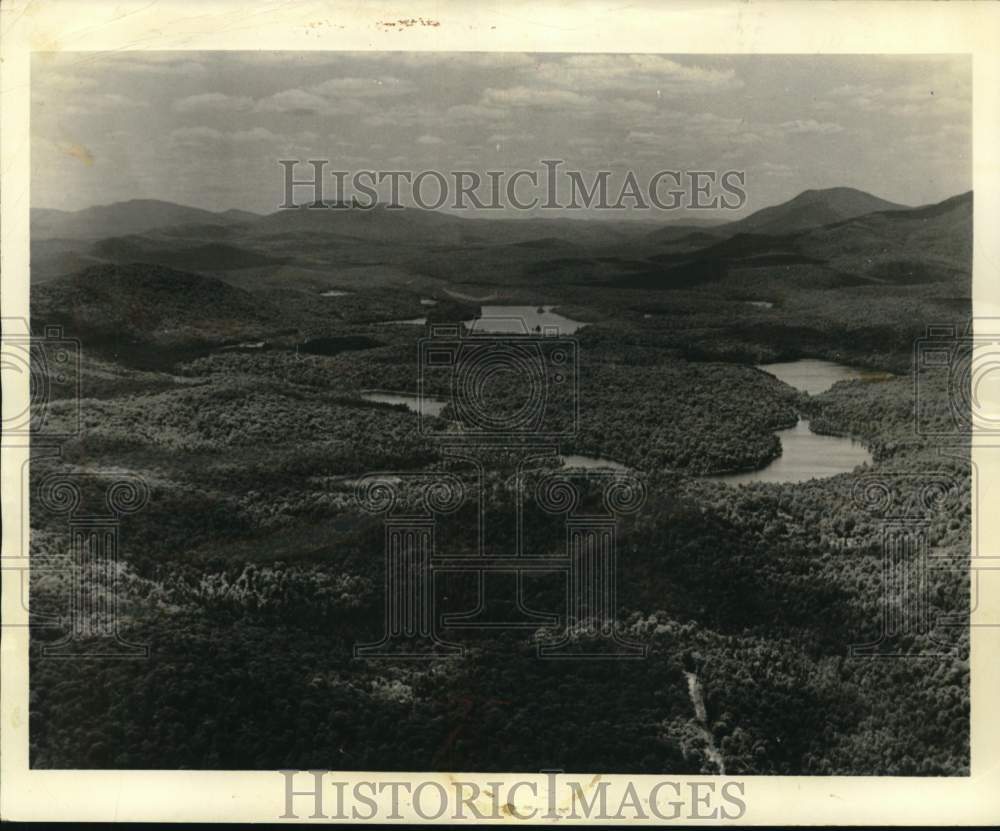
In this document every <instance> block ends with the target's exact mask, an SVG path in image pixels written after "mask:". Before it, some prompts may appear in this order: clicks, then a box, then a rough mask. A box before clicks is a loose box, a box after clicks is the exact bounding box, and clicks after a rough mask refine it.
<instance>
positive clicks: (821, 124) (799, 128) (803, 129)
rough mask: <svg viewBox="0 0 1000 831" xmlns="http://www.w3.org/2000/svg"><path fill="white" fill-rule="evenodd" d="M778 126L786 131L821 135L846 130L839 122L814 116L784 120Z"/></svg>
mask: <svg viewBox="0 0 1000 831" xmlns="http://www.w3.org/2000/svg"><path fill="white" fill-rule="evenodd" d="M778 127H779V129H781V130H783V131H784V132H786V133H792V134H804V133H816V134H819V135H830V134H832V133H842V132H843V131H844V128H843V127H841V126H840V125H839V124H834V123H833V122H832V121H817V120H816V119H814V118H806V119H801V118H797V119H795V120H794V121H783V122H782V123H781V124H779V125H778Z"/></svg>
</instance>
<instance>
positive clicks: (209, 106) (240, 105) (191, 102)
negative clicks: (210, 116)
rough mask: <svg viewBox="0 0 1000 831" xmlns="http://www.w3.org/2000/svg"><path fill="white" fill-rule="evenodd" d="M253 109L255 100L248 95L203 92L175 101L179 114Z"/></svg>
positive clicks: (175, 107) (175, 108)
mask: <svg viewBox="0 0 1000 831" xmlns="http://www.w3.org/2000/svg"><path fill="white" fill-rule="evenodd" d="M252 107H253V99H252V98H250V97H249V96H246V95H225V94H223V93H221V92H203V93H201V94H200V95H189V96H187V97H186V98H179V99H178V100H176V101H174V110H175V111H177V112H179V113H204V112H241V111H244V110H249V109H251V108H252Z"/></svg>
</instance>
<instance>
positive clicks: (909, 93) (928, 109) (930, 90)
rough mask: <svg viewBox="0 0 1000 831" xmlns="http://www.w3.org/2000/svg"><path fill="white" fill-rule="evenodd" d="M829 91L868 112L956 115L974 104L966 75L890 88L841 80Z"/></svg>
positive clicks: (967, 110)
mask: <svg viewBox="0 0 1000 831" xmlns="http://www.w3.org/2000/svg"><path fill="white" fill-rule="evenodd" d="M829 94H830V96H832V97H833V98H835V99H838V100H839V101H840V102H842V103H846V104H850V105H852V106H854V107H856V108H858V109H860V110H863V111H865V112H885V113H889V114H890V115H895V116H921V115H954V114H960V113H968V112H970V111H971V107H972V97H971V90H970V88H969V86H968V84H967V82H966V80H965V78H964V77H963V76H956V77H952V78H948V79H942V81H941V83H931V82H926V83H922V84H902V85H899V86H895V87H888V88H887V87H884V86H875V85H874V84H841V85H840V86H837V87H834V88H833V89H832V90H830V93H829Z"/></svg>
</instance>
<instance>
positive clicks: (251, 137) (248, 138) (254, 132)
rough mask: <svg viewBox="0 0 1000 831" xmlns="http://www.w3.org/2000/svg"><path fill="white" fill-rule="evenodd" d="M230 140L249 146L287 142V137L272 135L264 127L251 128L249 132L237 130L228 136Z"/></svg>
mask: <svg viewBox="0 0 1000 831" xmlns="http://www.w3.org/2000/svg"><path fill="white" fill-rule="evenodd" d="M230 138H231V139H232V140H233V141H235V142H239V143H240V144H249V143H251V142H258V141H264V142H271V143H277V142H279V141H287V140H288V138H287V136H284V135H281V134H280V133H272V132H271V131H270V130H268V129H267V128H266V127H251V128H250V129H249V130H237V131H236V132H234V133H231V134H230Z"/></svg>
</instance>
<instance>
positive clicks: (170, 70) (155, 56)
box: [72, 51, 206, 77]
mask: <svg viewBox="0 0 1000 831" xmlns="http://www.w3.org/2000/svg"><path fill="white" fill-rule="evenodd" d="M77 54H79V53H77ZM72 68H73V69H74V70H83V71H86V70H91V69H93V70H97V71H99V72H111V73H113V74H114V75H177V76H188V77H198V76H201V75H204V74H205V72H206V70H205V65H204V64H203V63H201V61H200V60H191V59H190V58H189V57H188V55H187V53H186V52H182V51H177V52H132V53H130V52H91V53H86V57H83V58H76V59H75V60H73V63H72Z"/></svg>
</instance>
